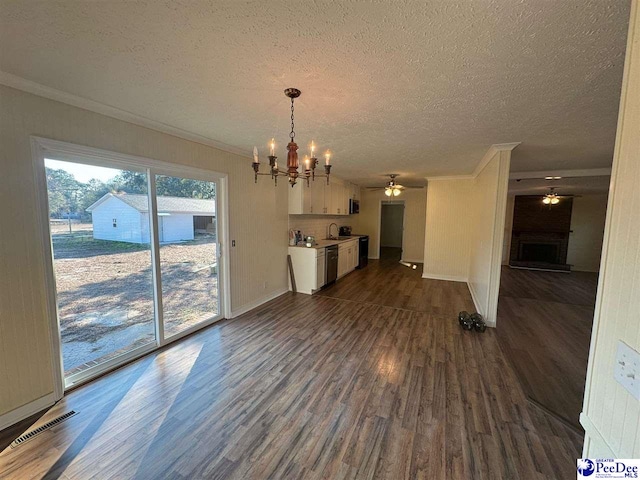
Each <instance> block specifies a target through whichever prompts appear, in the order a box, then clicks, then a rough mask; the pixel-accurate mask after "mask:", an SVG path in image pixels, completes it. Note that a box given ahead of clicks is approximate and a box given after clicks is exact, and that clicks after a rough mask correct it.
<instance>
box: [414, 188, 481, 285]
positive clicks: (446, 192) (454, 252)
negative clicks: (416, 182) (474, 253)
mask: <svg viewBox="0 0 640 480" xmlns="http://www.w3.org/2000/svg"><path fill="white" fill-rule="evenodd" d="M472 191H473V179H447V180H436V179H432V180H429V185H428V186H427V209H426V232H425V243H424V269H423V273H422V275H423V276H424V277H425V278H436V279H442V280H456V281H460V282H466V281H467V279H468V275H469V248H470V243H469V241H470V237H469V235H470V230H469V227H470V212H469V208H470V207H471V203H472V202H470V195H471V193H472Z"/></svg>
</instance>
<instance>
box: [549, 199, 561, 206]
mask: <svg viewBox="0 0 640 480" xmlns="http://www.w3.org/2000/svg"><path fill="white" fill-rule="evenodd" d="M558 203H560V199H559V198H558V197H553V198H552V199H551V205H557V204H558Z"/></svg>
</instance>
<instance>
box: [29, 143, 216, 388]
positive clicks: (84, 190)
mask: <svg viewBox="0 0 640 480" xmlns="http://www.w3.org/2000/svg"><path fill="white" fill-rule="evenodd" d="M50 142H51V143H53V145H50ZM36 144H37V146H38V147H39V148H37V150H38V154H37V156H36V157H35V161H36V172H37V175H38V184H39V185H40V186H41V189H42V191H40V192H39V197H40V200H41V201H40V204H41V220H42V221H41V225H42V236H43V241H44V242H46V243H45V245H47V244H48V245H49V246H50V248H49V249H46V248H45V253H46V255H47V257H48V258H47V260H48V261H47V263H48V265H47V277H48V278H47V280H48V284H49V285H50V288H49V297H50V298H49V299H48V300H49V301H48V303H49V310H50V312H51V313H50V316H51V325H52V332H53V333H54V335H53V338H52V347H53V348H52V349H53V351H54V365H55V366H56V368H55V370H56V376H57V377H58V380H59V384H60V385H59V387H58V386H57V388H56V394H57V395H58V396H61V392H62V391H63V390H64V389H65V388H69V387H71V386H74V385H77V384H80V383H84V382H86V381H88V380H90V379H92V378H94V377H95V376H98V375H101V374H102V373H104V372H106V371H108V370H110V369H113V368H115V367H117V366H119V365H122V364H124V363H126V362H128V361H130V360H132V359H134V358H137V357H139V356H141V355H144V354H146V353H148V352H150V351H152V350H154V349H156V348H159V347H160V346H163V345H165V344H167V343H169V342H171V341H174V340H176V339H178V338H181V337H182V336H184V335H187V334H189V333H191V332H193V331H195V330H198V329H200V328H203V327H205V326H207V325H210V324H211V323H213V322H215V321H218V320H220V319H221V318H223V315H224V314H225V313H226V311H225V305H227V304H228V301H226V298H225V297H226V292H227V291H228V290H227V289H226V288H225V285H226V282H227V279H226V276H224V275H223V273H224V272H226V271H227V269H226V265H225V264H224V263H223V261H222V258H225V257H223V255H222V249H221V241H220V239H221V236H222V235H224V234H225V232H226V223H225V218H226V216H225V215H221V213H223V212H224V211H225V208H224V205H225V203H226V202H225V201H224V198H225V197H224V195H225V193H226V190H225V187H226V178H225V177H224V176H221V175H218V174H215V173H213V172H207V171H202V170H197V169H190V168H185V167H175V166H173V165H171V164H164V163H162V162H155V161H152V160H146V159H140V158H137V157H127V156H124V155H120V154H115V153H111V152H104V151H101V150H97V149H95V150H94V149H89V148H86V147H79V146H75V145H71V144H64V143H62V142H52V141H47V140H45V139H37V140H36ZM47 147H49V148H47ZM78 151H81V154H78V153H77V152H78ZM177 171H180V172H181V174H180V175H176V172H177ZM202 219H206V220H205V225H204V226H205V228H196V227H197V226H200V224H201V223H202Z"/></svg>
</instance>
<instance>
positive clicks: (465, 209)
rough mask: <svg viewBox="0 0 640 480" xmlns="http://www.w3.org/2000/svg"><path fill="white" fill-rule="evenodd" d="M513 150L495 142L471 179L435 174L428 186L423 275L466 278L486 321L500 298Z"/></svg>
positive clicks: (491, 317) (491, 320)
mask: <svg viewBox="0 0 640 480" xmlns="http://www.w3.org/2000/svg"><path fill="white" fill-rule="evenodd" d="M511 145H514V144H511ZM501 147H502V149H501ZM512 148H513V146H511V147H507V146H499V145H495V146H493V147H492V148H491V149H490V150H489V152H487V155H486V156H485V158H483V160H482V162H481V165H483V166H482V167H479V172H478V173H477V174H476V175H475V176H473V177H471V178H468V177H458V178H455V177H453V178H443V179H438V178H434V179H430V180H429V185H428V187H427V212H426V234H425V248H424V259H425V261H424V271H423V274H422V275H423V277H425V278H436V279H441V280H454V281H460V282H467V283H468V285H469V290H470V291H471V294H472V296H473V299H474V302H475V304H476V308H477V309H478V312H480V313H481V314H482V315H484V316H485V320H486V322H487V324H488V325H494V324H495V316H496V309H497V302H498V287H499V282H500V265H501V264H502V249H503V240H504V231H505V217H506V210H507V188H508V181H509V164H510V161H511V149H512Z"/></svg>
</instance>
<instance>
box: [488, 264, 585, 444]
mask: <svg viewBox="0 0 640 480" xmlns="http://www.w3.org/2000/svg"><path fill="white" fill-rule="evenodd" d="M597 282H598V275H597V274H596V273H585V272H572V273H557V272H538V271H530V270H518V269H511V268H509V267H503V269H502V277H501V284H500V298H499V301H498V321H497V329H496V330H497V331H496V333H497V338H498V340H499V342H500V346H501V347H502V349H503V351H504V352H505V355H506V357H507V358H508V359H509V360H510V361H511V363H512V365H513V366H514V368H515V371H516V373H517V375H518V379H519V380H520V383H521V384H522V387H523V389H524V392H525V394H526V395H528V396H529V397H530V398H531V399H533V400H534V401H535V402H538V403H539V404H541V405H543V406H544V407H545V408H547V409H548V410H550V411H551V412H553V413H554V414H556V415H558V416H560V417H561V418H563V419H565V420H566V421H568V422H569V423H570V424H572V425H573V426H574V427H575V428H576V429H579V430H580V431H581V430H582V427H581V426H580V423H579V416H580V412H581V410H582V398H583V396H584V385H585V377H586V372H587V360H588V357H589V342H590V338H591V326H592V322H593V311H594V305H595V297H596V287H597Z"/></svg>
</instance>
